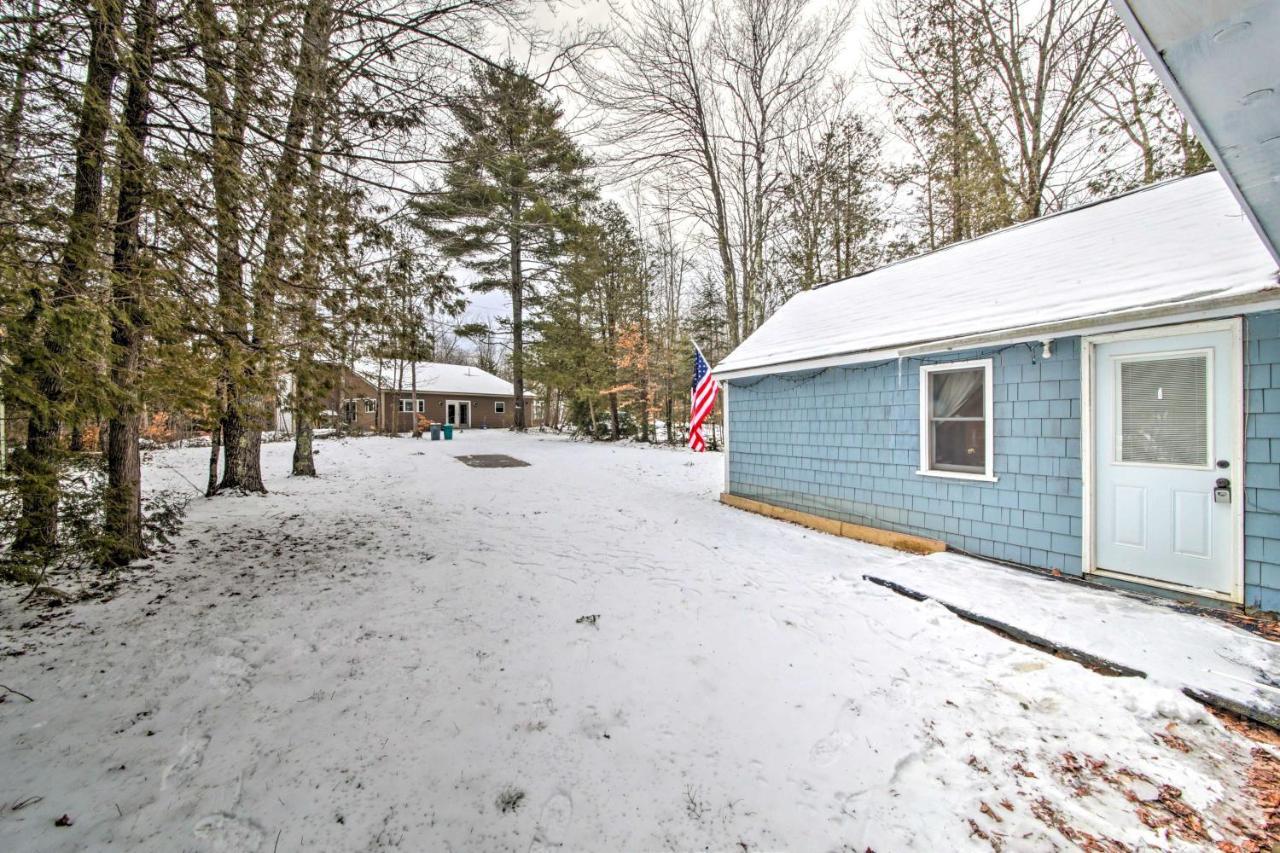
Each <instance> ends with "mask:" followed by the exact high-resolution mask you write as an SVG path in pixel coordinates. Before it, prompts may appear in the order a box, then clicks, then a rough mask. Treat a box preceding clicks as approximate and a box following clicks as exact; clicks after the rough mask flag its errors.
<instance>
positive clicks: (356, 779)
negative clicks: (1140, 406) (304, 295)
mask: <svg viewBox="0 0 1280 853" xmlns="http://www.w3.org/2000/svg"><path fill="white" fill-rule="evenodd" d="M318 447H319V450H320V454H319V456H318V458H317V465H318V467H319V469H320V471H321V473H322V475H323V476H322V477H321V478H319V479H316V480H295V479H290V478H288V477H287V476H284V472H286V471H287V468H288V456H289V453H290V452H291V447H290V446H289V445H287V444H272V445H267V446H266V447H265V449H264V450H265V454H266V459H265V467H266V469H267V471H268V472H269V473H270V474H273V475H274V476H271V477H270V478H269V483H268V485H269V486H270V488H271V489H272V493H271V494H270V495H268V496H265V497H243V498H242V497H219V498H216V499H214V500H211V501H206V500H204V499H203V498H199V499H196V500H195V501H194V502H193V503H192V504H191V507H190V512H189V516H188V520H187V524H186V527H185V529H184V531H183V534H182V535H181V537H180V539H179V540H178V546H177V548H176V549H175V551H174V553H173V554H171V555H169V556H167V557H166V558H164V559H162V560H158V561H157V562H156V568H155V570H154V572H151V573H150V574H148V575H144V576H143V577H142V578H140V579H137V580H134V581H133V582H131V583H130V584H127V585H125V586H124V587H122V589H121V591H120V593H119V594H118V595H117V596H116V597H115V598H114V599H112V600H110V601H107V602H105V603H103V602H87V603H83V604H79V605H75V606H73V607H71V608H68V609H67V610H66V612H65V613H64V614H63V615H61V616H58V617H56V618H53V619H51V620H48V621H41V620H39V619H36V618H35V617H36V616H38V615H39V612H38V611H32V610H28V609H23V608H22V607H20V606H19V605H18V597H19V595H18V594H17V593H12V592H9V593H5V595H4V597H3V599H0V653H8V654H11V655H14V656H7V657H0V683H2V684H4V685H7V686H8V687H10V688H13V689H16V690H19V691H22V692H23V693H27V694H29V695H30V696H31V697H32V698H33V699H34V700H35V701H34V702H27V701H26V700H25V699H22V698H21V697H19V696H16V695H14V694H9V695H7V697H6V699H5V701H4V702H2V703H0V849H3V850H22V851H25V850H70V849H94V850H97V849H120V850H155V851H170V850H210V851H213V850H261V851H296V850H367V849H382V848H400V849H404V850H455V851H462V850H483V851H500V850H519V851H526V850H665V849H675V850H691V849H698V850H702V849H711V850H735V851H742V850H745V851H755V850H779V849H787V850H858V851H861V850H864V849H865V848H867V847H871V848H873V849H875V850H879V851H882V853H883V851H892V850H901V849H920V850H940V849H957V848H960V849H963V848H975V849H990V848H991V847H993V846H1002V847H1005V848H1008V849H1016V850H1041V849H1045V850H1047V849H1054V848H1070V847H1072V846H1088V845H1089V844H1091V843H1095V842H1094V841H1092V840H1099V841H1105V840H1114V841H1115V842H1119V843H1122V844H1124V845H1128V846H1132V847H1144V846H1145V847H1151V848H1175V849H1178V848H1190V847H1196V846H1200V845H1207V844H1209V843H1210V842H1212V841H1218V840H1222V839H1230V838H1232V837H1236V836H1238V835H1239V834H1240V831H1241V830H1240V827H1248V826H1257V825H1258V824H1259V821H1260V816H1259V813H1258V812H1257V811H1256V806H1254V805H1253V803H1252V800H1251V799H1250V798H1249V797H1248V796H1246V794H1245V792H1244V779H1245V773H1246V768H1247V767H1248V764H1249V750H1250V748H1251V747H1252V746H1253V745H1252V744H1251V743H1249V742H1247V741H1244V740H1242V739H1240V738H1239V737H1238V736H1236V735H1234V734H1232V733H1230V732H1228V731H1227V730H1226V729H1224V728H1223V727H1222V726H1221V725H1220V724H1219V723H1218V722H1217V721H1216V720H1215V719H1213V718H1212V717H1210V716H1209V715H1208V714H1206V713H1205V711H1204V710H1203V709H1202V708H1201V707H1200V706H1199V705H1197V704H1196V703H1195V702H1193V701H1191V700H1190V699H1187V698H1185V697H1184V696H1182V695H1181V694H1180V693H1179V692H1177V690H1176V689H1175V688H1174V687H1173V686H1171V685H1166V684H1161V683H1154V682H1152V681H1150V680H1141V679H1134V678H1109V677H1105V676H1102V675H1098V674H1096V673H1094V672H1091V671H1089V670H1087V669H1085V668H1083V667H1081V666H1078V665H1076V664H1074V663H1071V662H1068V661H1064V660H1059V659H1056V658H1053V657H1049V656H1047V655H1044V654H1041V653H1040V652H1037V651H1034V650H1032V649H1029V648H1026V647H1024V646H1021V645H1018V644H1015V643H1013V642H1010V641H1008V640H1006V639H1004V638H1002V637H999V636H997V635H995V634H992V633H990V632H988V631H986V630H985V629H983V628H980V627H976V626H974V625H971V624H969V623H966V622H963V621H961V620H960V619H958V618H956V617H954V616H952V615H951V614H950V613H949V612H947V611H946V610H945V609H943V608H942V607H941V606H940V605H938V604H934V603H930V602H926V603H917V602H913V601H910V600H908V599H906V598H903V597H902V596H899V595H896V594H894V593H893V592H890V591H888V590H886V589H883V588H881V587H878V586H875V585H873V584H870V583H866V582H863V581H861V580H860V579H859V578H860V576H861V575H862V574H863V573H872V574H874V573H875V570H876V569H877V567H888V566H891V565H893V564H895V563H897V562H899V561H901V560H902V559H904V558H905V557H906V555H902V554H899V553H897V552H893V551H888V550H884V549H880V548H876V547H873V546H869V545H863V544H861V543H857V542H852V541H850V540H844V539H837V538H834V537H829V536H826V535H823V534H820V533H815V532H811V531H807V530H804V529H802V528H799V527H794V526H791V525H787V524H783V523H781V522H776V521H772V520H768V519H765V518H760V517H757V516H753V515H749V514H746V513H742V512H739V511H736V510H732V509H729V508H727V507H723V506H721V505H719V504H717V503H716V502H715V495H716V492H717V491H718V488H719V480H720V473H721V469H720V466H721V463H722V460H721V458H720V457H719V456H718V455H714V454H707V455H705V456H701V457H695V456H693V455H691V454H689V453H687V452H682V451H672V450H666V449H647V448H643V447H636V446H610V445H606V444H582V443H574V442H569V441H566V440H563V439H560V438H557V437H552V436H539V435H536V434H535V435H530V436H515V435H511V434H508V433H500V432H489V433H484V432H475V431H473V432H469V433H465V434H463V435H462V436H461V437H460V438H459V439H458V440H455V441H453V442H434V443H433V442H430V441H414V440H412V439H408V438H401V439H386V438H366V439H359V440H350V441H346V442H338V441H324V442H320V443H318ZM474 453H505V454H510V455H512V456H515V457H518V458H520V459H522V460H524V461H526V462H528V463H530V465H529V467H524V468H496V469H486V468H471V467H467V466H465V465H463V464H462V463H461V462H458V461H457V460H456V459H454V458H452V457H453V456H454V455H461V454H474ZM206 461H207V450H200V449H195V448H193V449H185V450H173V451H165V452H160V453H156V454H154V455H153V457H152V459H151V461H150V462H149V464H148V466H147V469H146V476H147V478H148V483H149V484H151V485H152V486H155V487H159V486H165V487H177V488H190V487H189V486H187V485H186V484H185V483H184V482H183V476H185V477H186V478H189V479H190V480H192V481H194V482H196V483H200V482H203V473H204V466H205V464H206ZM583 617H596V618H594V619H592V618H586V619H584V618H583ZM36 798H38V799H36ZM24 802H25V803H26V805H23V806H22V807H20V808H15V806H19V805H21V804H23V803H24ZM1187 807H1189V808H1190V809H1192V810H1194V812H1193V816H1197V815H1195V813H1198V817H1199V818H1202V819H1203V821H1204V824H1205V826H1206V828H1207V829H1206V833H1207V834H1205V835H1203V836H1199V837H1197V836H1196V834H1195V833H1196V830H1195V825H1196V823H1195V821H1194V820H1189V819H1187V814H1188V812H1187V811H1186V808H1187ZM64 814H65V815H67V816H68V817H69V818H70V819H71V821H72V824H71V825H70V826H55V820H56V819H57V818H59V817H60V816H62V815H64ZM1175 814H1180V815H1181V818H1180V819H1176V820H1175V819H1174V816H1175ZM1162 826H1163V828H1161V827H1162ZM1175 829H1177V830H1178V831H1180V832H1181V833H1182V834H1181V835H1179V834H1176V833H1175V832H1174V830H1175Z"/></svg>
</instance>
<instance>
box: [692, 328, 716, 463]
mask: <svg viewBox="0 0 1280 853" xmlns="http://www.w3.org/2000/svg"><path fill="white" fill-rule="evenodd" d="M717 391H719V388H718V387H717V385H716V379H715V377H714V376H712V375H711V365H709V364H707V360H706V359H705V358H704V357H703V356H702V350H700V349H698V345H697V344H694V346H693V396H692V398H691V399H692V402H691V403H690V405H689V447H690V448H691V449H693V450H694V451H696V452H698V453H701V452H702V451H704V450H706V449H707V441H706V439H705V438H703V437H702V424H703V422H704V421H706V419H707V416H708V415H710V414H711V409H712V407H713V406H715V404H716V392H717Z"/></svg>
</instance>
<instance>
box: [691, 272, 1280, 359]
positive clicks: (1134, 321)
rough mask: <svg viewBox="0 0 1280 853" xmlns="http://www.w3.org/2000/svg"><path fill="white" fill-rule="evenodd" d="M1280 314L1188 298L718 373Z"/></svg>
mask: <svg viewBox="0 0 1280 853" xmlns="http://www.w3.org/2000/svg"><path fill="white" fill-rule="evenodd" d="M1275 310H1280V297H1277V296H1275V295H1274V294H1272V293H1265V294H1259V293H1252V294H1245V295H1241V296H1233V297H1224V298H1214V299H1197V300H1187V301H1184V302H1171V303H1165V304H1161V305H1151V306H1142V307H1137V308H1132V309H1129V310H1126V311H1116V312H1113V313H1110V314H1098V315H1093V316H1090V317H1077V318H1074V319H1071V320H1059V321H1055V322H1051V323H1039V324H1035V325H1029V326H1020V327H1018V328H1008V329H1000V330H995V331H991V332H984V333H981V334H974V335H963V336H961V337H955V338H942V339H938V340H932V341H920V342H918V343H912V344H907V345H904V346H900V347H894V348H891V349H878V350H861V351H858V352H848V353H841V354H839V355H831V356H824V357H822V358H807V359H801V360H797V361H791V362H783V363H780V364H762V365H759V366H755V367H743V368H740V369H738V370H725V371H717V372H716V374H715V375H716V379H718V380H721V381H732V380H734V379H750V378H753V377H758V376H769V375H772V374H776V373H798V372H801V371H809V370H822V369H825V368H828V367H846V366H853V365H858V364H869V363H872V362H880V361H893V360H896V359H902V358H919V357H921V356H929V355H939V354H942V353H948V352H959V351H962V350H969V349H980V348H984V347H994V346H1004V345H1009V344H1019V343H1026V342H1030V341H1046V342H1047V341H1054V340H1057V339H1058V338H1068V337H1076V336H1079V335H1100V334H1107V333H1110V332H1123V331H1131V330H1134V329H1144V328H1152V327H1155V326H1171V325H1177V324H1180V323H1193V322H1197V321H1200V320H1210V319H1217V318H1220V317H1228V316H1234V315H1238V314H1242V313H1254V312H1259V311H1275Z"/></svg>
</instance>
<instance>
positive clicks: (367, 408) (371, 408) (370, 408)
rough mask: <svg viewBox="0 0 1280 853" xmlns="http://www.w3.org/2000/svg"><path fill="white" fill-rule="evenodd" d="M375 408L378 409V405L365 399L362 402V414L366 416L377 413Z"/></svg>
mask: <svg viewBox="0 0 1280 853" xmlns="http://www.w3.org/2000/svg"><path fill="white" fill-rule="evenodd" d="M377 408H378V405H377V403H376V402H374V401H373V400H367V399H366V400H365V401H364V413H365V414H366V415H372V414H373V413H374V412H375V411H377Z"/></svg>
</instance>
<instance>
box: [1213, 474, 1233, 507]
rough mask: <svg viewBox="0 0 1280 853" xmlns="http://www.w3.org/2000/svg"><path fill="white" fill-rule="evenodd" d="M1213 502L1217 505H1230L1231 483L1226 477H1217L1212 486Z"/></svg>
mask: <svg viewBox="0 0 1280 853" xmlns="http://www.w3.org/2000/svg"><path fill="white" fill-rule="evenodd" d="M1213 502H1214V503H1218V504H1229V503H1231V481H1230V480H1228V479H1227V478H1226V477H1219V478H1218V481H1217V482H1216V483H1215V484H1214V486H1213Z"/></svg>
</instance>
